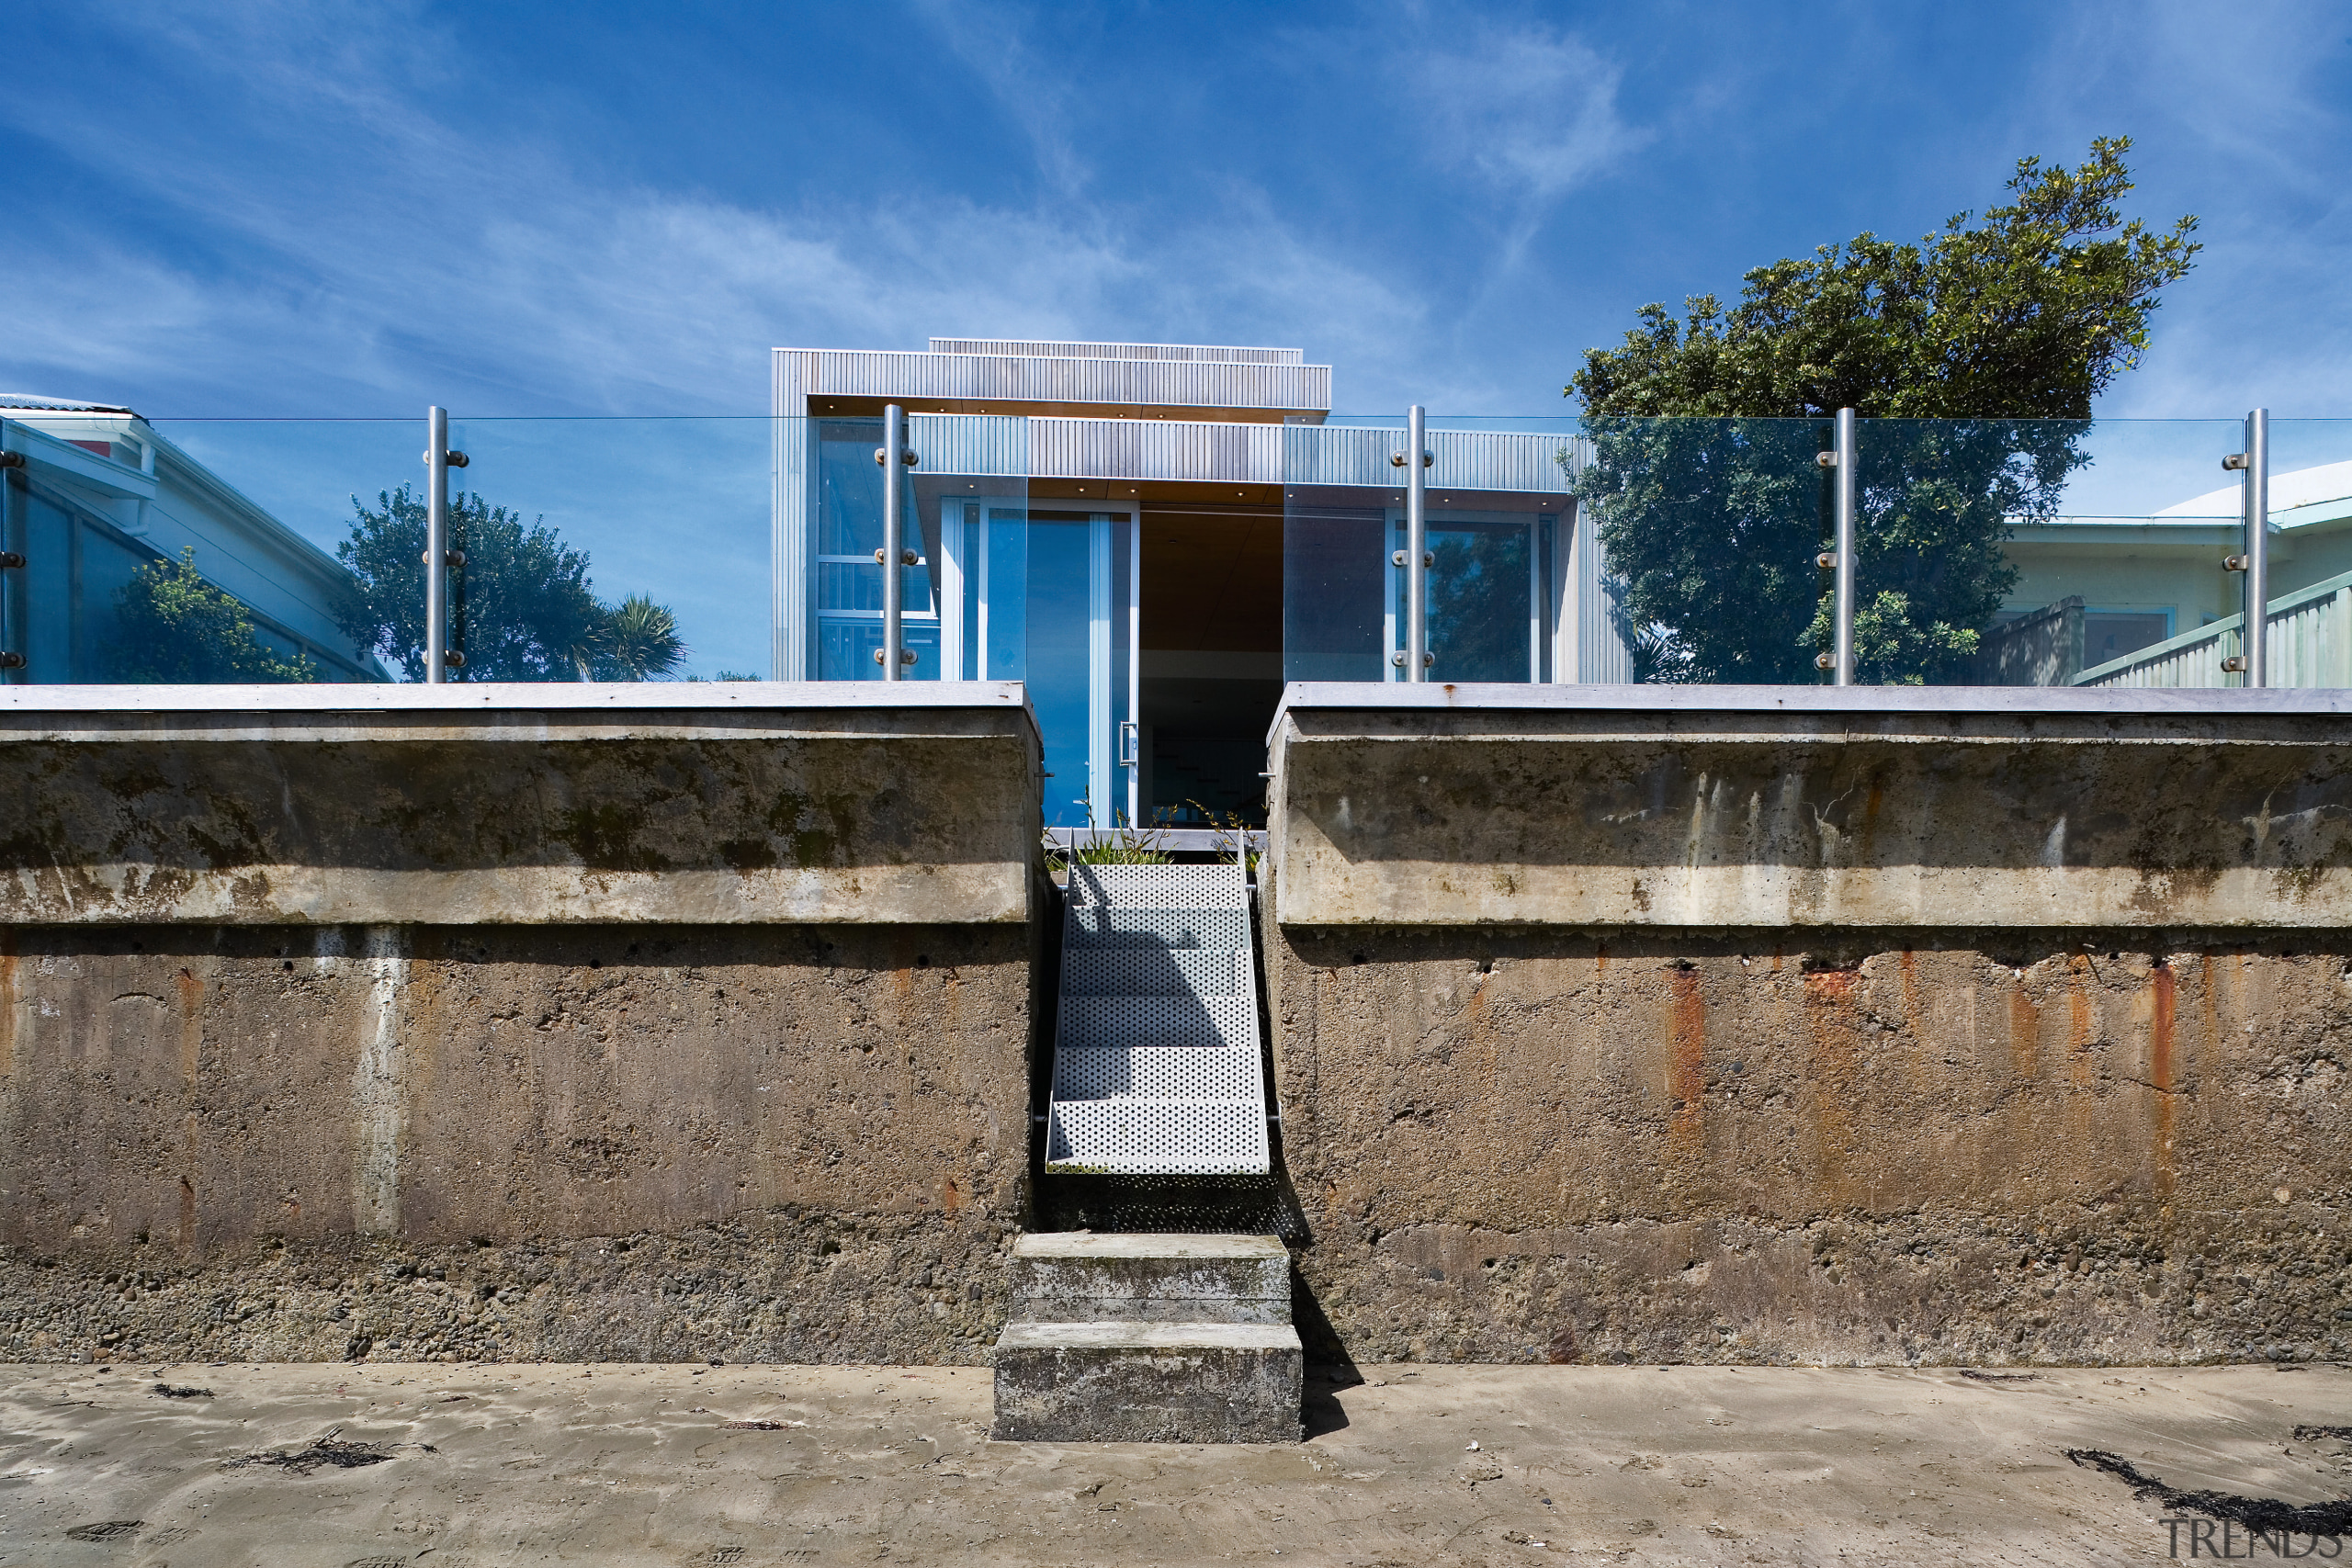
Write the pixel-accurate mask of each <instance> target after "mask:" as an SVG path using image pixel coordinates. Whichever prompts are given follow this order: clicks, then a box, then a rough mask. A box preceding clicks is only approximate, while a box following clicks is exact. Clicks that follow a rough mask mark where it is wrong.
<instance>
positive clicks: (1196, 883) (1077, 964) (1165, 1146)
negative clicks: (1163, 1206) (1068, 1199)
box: [1046, 865, 1270, 1176]
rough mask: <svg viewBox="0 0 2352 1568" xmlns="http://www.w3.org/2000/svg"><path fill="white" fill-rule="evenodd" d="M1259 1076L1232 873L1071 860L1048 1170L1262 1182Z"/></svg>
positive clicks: (1239, 889)
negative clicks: (1241, 1177) (1252, 1178)
mask: <svg viewBox="0 0 2352 1568" xmlns="http://www.w3.org/2000/svg"><path fill="white" fill-rule="evenodd" d="M1269 1166H1270V1162H1269V1159H1268V1152H1267V1143H1266V1080H1265V1074H1264V1071H1263V1068H1262V1066H1261V1058H1260V1055H1259V1049H1258V987H1257V977H1256V963H1255V959H1254V956H1253V953H1252V949H1251V942H1250V888H1249V884H1248V882H1247V880H1246V879H1245V874H1244V873H1243V871H1242V868H1241V867H1239V866H1238V865H1072V866H1071V867H1070V871H1069V897H1068V899H1067V900H1066V903H1065V907H1064V913H1063V919H1062V984H1061V1007H1060V1012H1059V1015H1058V1017H1057V1021H1056V1023H1055V1028H1054V1087H1053V1098H1052V1102H1051V1104H1050V1106H1049V1108H1048V1110H1047V1112H1046V1170H1047V1171H1048V1172H1051V1173H1056V1174H1080V1173H1086V1174H1103V1175H1115V1176H1236V1175H1251V1176H1258V1175H1263V1174H1265V1172H1266V1171H1267V1169H1268V1168H1269Z"/></svg>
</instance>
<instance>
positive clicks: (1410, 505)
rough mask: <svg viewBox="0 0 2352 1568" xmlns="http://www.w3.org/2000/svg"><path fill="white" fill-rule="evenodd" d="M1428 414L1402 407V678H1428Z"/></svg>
mask: <svg viewBox="0 0 2352 1568" xmlns="http://www.w3.org/2000/svg"><path fill="white" fill-rule="evenodd" d="M1428 423H1429V414H1428V412H1427V411H1426V410H1424V409H1423V408H1422V407H1421V405H1420V404H1419V403H1415V404H1414V405H1413V406H1412V407H1411V408H1409V409H1407V410H1406V411H1405V679H1406V680H1408V681H1427V680H1428V679H1429V678H1430V577H1429V540H1430V515H1429V478H1428V475H1429V431H1428Z"/></svg>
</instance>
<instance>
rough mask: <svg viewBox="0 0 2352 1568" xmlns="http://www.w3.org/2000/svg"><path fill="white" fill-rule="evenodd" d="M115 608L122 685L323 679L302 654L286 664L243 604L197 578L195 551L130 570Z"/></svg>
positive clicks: (117, 665)
mask: <svg viewBox="0 0 2352 1568" xmlns="http://www.w3.org/2000/svg"><path fill="white" fill-rule="evenodd" d="M115 608H116V612H117V615H118V617H119V618H118V621H117V638H118V640H117V641H116V643H115V645H114V649H113V654H114V658H113V665H114V674H115V678H116V679H117V680H120V681H132V682H141V683H146V682H161V683H187V684H192V685H193V684H201V685H214V684H220V683H222V682H240V681H257V682H302V681H315V680H317V679H318V678H319V671H318V666H317V665H315V664H313V663H311V660H309V659H307V658H305V657H304V656H303V655H301V654H300V653H297V654H295V655H294V656H293V657H291V658H288V657H286V656H284V655H282V654H280V653H279V652H278V651H277V649H273V648H271V647H269V646H268V645H267V644H266V643H264V642H263V641H262V640H261V637H260V635H259V633H258V632H257V631H256V629H255V628H254V623H253V618H252V616H251V615H250V614H249V613H248V612H247V611H246V608H245V606H244V604H243V603H242V602H241V601H239V600H238V599H237V598H236V596H235V595H233V594H232V593H229V592H225V591H224V590H222V589H220V588H216V587H214V586H213V585H212V584H211V583H209V582H207V581H205V580H204V579H203V578H202V577H201V576H199V575H198V572H197V570H196V548H195V547H194V546H190V547H187V549H185V550H182V551H181V552H180V558H179V559H177V560H175V561H171V560H152V561H149V562H148V563H147V564H145V565H144V566H142V567H141V568H140V569H139V570H136V571H134V572H132V573H131V575H130V581H129V582H127V583H125V584H124V585H123V586H122V587H121V588H120V589H119V590H118V591H117V592H116V594H115Z"/></svg>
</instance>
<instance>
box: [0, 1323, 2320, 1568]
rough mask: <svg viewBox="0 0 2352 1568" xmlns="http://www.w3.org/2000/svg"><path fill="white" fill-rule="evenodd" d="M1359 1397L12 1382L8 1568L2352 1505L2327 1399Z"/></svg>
mask: <svg viewBox="0 0 2352 1568" xmlns="http://www.w3.org/2000/svg"><path fill="white" fill-rule="evenodd" d="M1361 1376H1362V1379H1363V1381H1361V1382H1348V1381H1346V1380H1340V1381H1338V1382H1333V1381H1324V1382H1316V1383H1313V1384H1311V1385H1310V1389H1309V1402H1308V1420H1309V1427H1310V1431H1311V1434H1312V1435H1311V1436H1310V1437H1309V1438H1308V1440H1306V1442H1303V1443H1299V1444H1296V1445H1290V1446H1283V1447H1278V1448H1192V1447H1169V1448H1159V1447H1146V1446H1102V1447H1095V1446H1084V1445H1069V1446H1064V1445H1054V1444H1012V1443H991V1442H989V1441H988V1440H987V1424H988V1416H989V1379H988V1374H987V1373H986V1372H985V1371H975V1370H972V1369H967V1368H940V1367H922V1368H901V1367H862V1368H861V1367H778V1366H746V1367H720V1368H702V1369H697V1368H695V1367H691V1366H668V1365H664V1366H636V1365H618V1366H586V1367H583V1366H560V1365H546V1366H442V1365H383V1364H372V1363H371V1364H364V1365H338V1364H324V1365H322V1364H304V1365H276V1366H259V1367H256V1366H209V1367H208V1366H159V1365H156V1364H153V1363H134V1364H126V1365H121V1366H116V1367H113V1368H110V1369H108V1370H107V1371H103V1372H102V1371H99V1370H98V1369H96V1368H94V1367H88V1366H70V1367H69V1366H41V1367H33V1366H17V1367H6V1368H0V1563H5V1564H17V1563H73V1564H93V1565H96V1564H123V1565H126V1568H130V1565H134V1564H136V1565H146V1568H162V1565H164V1564H171V1565H174V1568H198V1565H205V1564H223V1565H235V1568H253V1565H255V1564H266V1565H269V1568H277V1565H281V1564H283V1565H287V1568H311V1565H317V1568H358V1565H363V1564H364V1565H366V1568H394V1565H395V1564H407V1563H416V1564H419V1565H420V1568H492V1565H494V1564H508V1563H540V1562H595V1563H620V1564H637V1563H645V1564H653V1563H661V1564H698V1565H729V1568H759V1565H761V1564H766V1563H833V1562H888V1563H893V1564H903V1563H933V1562H937V1563H1022V1564H1032V1563H1034V1564H1067V1565H1071V1568H1077V1565H1080V1564H1109V1563H1130V1562H1132V1563H1147V1562H1148V1563H1192V1562H1266V1563H1273V1562H1298V1563H1332V1564H1353V1565H1361V1568H1373V1565H1380V1564H1398V1565H1403V1564H1412V1565H1416V1568H1418V1565H1420V1564H1454V1563H1482V1564H1483V1563H1515V1562H1606V1561H1624V1562H1642V1563H1681V1562H1706V1563H1719V1562H1720V1563H1741V1562H1767V1563H1783V1562H1785V1563H1835V1562H1846V1563H1879V1562H1884V1563H1943V1562H1951V1563H1961V1562H1967V1563H1985V1562H2035V1563H2070V1562H2086V1563H2087V1562H2161V1561H2165V1560H2166V1559H2167V1552H2168V1548H2169V1547H2170V1546H2171V1545H2172V1544H2173V1543H2172V1540H2171V1532H2168V1531H2167V1529H2165V1526H2164V1525H2163V1524H2162V1522H2161V1519H2160V1514H2161V1512H2162V1510H2161V1508H2160V1507H2159V1506H2158V1505H2156V1504H2154V1503H2151V1502H2143V1501H2141V1500H2138V1499H2135V1498H2134V1496H2133V1495H2132V1491H2131V1487H2130V1486H2129V1485H2128V1484H2126V1483H2123V1482H2120V1481H2118V1480H2116V1479H2115V1478H2114V1477H2112V1476H2110V1475H2108V1474H2104V1473H2101V1472H2098V1471H2096V1470H2091V1469H2086V1468H2083V1467H2081V1466H2078V1465H2075V1464H2074V1463H2071V1462H2070V1461H2068V1460H2067V1458H2066V1457H2065V1452H2064V1450H2068V1449H2083V1448H2088V1449H2099V1450H2109V1451H2112V1452H2114V1453H2116V1454H2118V1455H2120V1456H2122V1457H2123V1458H2124V1459H2127V1460H2129V1461H2131V1462H2133V1463H2134V1464H2136V1465H2138V1466H2139V1467H2140V1468H2141V1469H2142V1470H2143V1471H2145V1472H2149V1473H2151V1474H2153V1475H2155V1476H2158V1477H2161V1478H2162V1479H2163V1480H2164V1481H2165V1482H2166V1483H2170V1484H2171V1485H2174V1486H2177V1487H2187V1488H2198V1487H2209V1488H2214V1489H2218V1490H2221V1491H2224V1492H2230V1493H2237V1494H2248V1495H2263V1496H2273V1497H2280V1498H2284V1499H2287V1500H2289V1501H2290V1502H2294V1503H2299V1504H2300V1503H2315V1502H2322V1501H2325V1500H2327V1499H2331V1498H2337V1497H2342V1496H2344V1495H2346V1493H2348V1492H2352V1444H2347V1443H2346V1442H2344V1441H2341V1440H2337V1439H2334V1438H2313V1439H2311V1440H2297V1438H2295V1437H2294V1435H2293V1434H2294V1428H2295V1427H2298V1426H2326V1425H2345V1424H2352V1376H2348V1375H2347V1374H2346V1372H2345V1371H2343V1370H2342V1369H2339V1368H2335V1367H2323V1366H2314V1367H2306V1368H2301V1369H2296V1370H2290V1371H2276V1370H2273V1369H2271V1368H2268V1367H2233V1368H2197V1369H2185V1370H2184V1369H2162V1370H2149V1371H2129V1370H2127V1371H2114V1370H2112V1369H2084V1370H2065V1371H2043V1372H2041V1373H2039V1374H2037V1375H2036V1376H2035V1377H2033V1378H2032V1379H2031V1380H2030V1381H2018V1382H1982V1381H1976V1380H1973V1379H1970V1378H1968V1377H1965V1376H1963V1375H1962V1374H1960V1373H1958V1372H1955V1371H1951V1370H1947V1369H1939V1370H1933V1371H1892V1370H1854V1369H1838V1370H1824V1371H1811V1370H1787V1369H1781V1370H1755V1369H1748V1370H1739V1371H1735V1370H1732V1369H1729V1368H1723V1367H1675V1368H1671V1369H1659V1368H1654V1367H1627V1368H1619V1367H1609V1368H1600V1367H1491V1366H1487V1367H1462V1366H1448V1367H1368V1368H1364V1369H1362V1371H1361ZM158 1383H164V1384H167V1385H171V1386H172V1387H174V1388H175V1389H178V1390H181V1391H199V1392H194V1393H185V1396H183V1397H174V1396H172V1395H169V1394H164V1393H157V1392H156V1385H157V1384H158ZM744 1424H749V1425H744ZM1473 1443H1475V1444H1476V1445H1477V1446H1476V1448H1475V1449H1473V1448H1471V1446H1470V1445H1472V1444H1473ZM273 1454H275V1455H280V1456H285V1455H295V1456H303V1455H307V1456H308V1459H307V1461H303V1462H298V1463H293V1464H289V1463H287V1462H283V1461H281V1460H273V1459H270V1458H267V1457H264V1458H262V1459H260V1460H258V1461H252V1462H244V1463H239V1462H237V1461H241V1460H249V1459H250V1458H251V1456H255V1455H261V1456H269V1455H273ZM379 1455H381V1456H383V1457H380V1458H379V1457H378V1456H379ZM351 1461H368V1462H351ZM2214 1539H2215V1540H2219V1539H2220V1538H2219V1536H2218V1535H2216V1537H2215V1538H2214ZM2236 1540H2237V1554H2238V1555H2239V1556H2241V1558H2242V1557H2243V1555H2244V1553H2245V1538H2244V1535H2243V1532H2242V1531H2241V1532H2240V1533H2239V1535H2238V1536H2237V1538H2236ZM1539 1543H1540V1544H1539ZM2295 1544H2296V1547H2297V1549H2298V1550H2301V1549H2302V1548H2303V1547H2305V1546H2308V1545H2310V1544H2311V1543H2309V1542H2306V1541H2297V1542H2296V1543H2295ZM2319 1545H2320V1550H2319V1551H2316V1552H2315V1554H2314V1560H2317V1561H2325V1560H2327V1559H2328V1557H2329V1556H2330V1555H2331V1553H2330V1551H2329V1550H2328V1549H2330V1548H2333V1547H2335V1542H2333V1541H2327V1542H2322V1543H2319ZM2189 1547H2190V1542H2189V1539H2188V1533H2187V1531H2186V1530H2185V1529H2184V1530H2183V1531H2182V1532H2180V1533H2179V1535H2178V1537H2177V1551H2178V1556H2179V1558H2180V1560H2187V1559H2188V1552H2189ZM2343 1554H2344V1555H2346V1556H2352V1544H2346V1546H2345V1547H2344V1548H2343ZM2210 1555H2211V1552H2210V1551H2208V1552H2205V1553H2201V1554H2200V1558H2201V1557H2203V1556H2210ZM2263 1560H2265V1561H2267V1560H2269V1559H2268V1558H2267V1557H2266V1558H2265V1559H2263Z"/></svg>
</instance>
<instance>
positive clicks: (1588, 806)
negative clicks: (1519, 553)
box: [1269, 685, 2352, 930]
mask: <svg viewBox="0 0 2352 1568" xmlns="http://www.w3.org/2000/svg"><path fill="white" fill-rule="evenodd" d="M1384 690H1385V691H1394V690H1401V688H1378V687H1370V688H1368V687H1353V688H1351V687H1345V686H1312V685H1302V686H1294V687H1293V688H1292V689H1291V696H1290V697H1289V698H1287V699H1286V706H1285V708H1284V710H1283V716H1282V717H1281V718H1280V719H1279V720H1278V721H1277V734H1278V737H1279V739H1278V741H1277V744H1276V745H1275V746H1274V748H1273V755H1274V760H1273V768H1274V771H1275V773H1276V779H1275V783H1274V786H1273V792H1272V795H1271V796H1270V798H1272V799H1273V800H1275V802H1276V806H1275V809H1274V811H1273V812H1272V816H1271V817H1270V818H1269V826H1270V829H1271V837H1272V842H1273V848H1274V854H1275V858H1276V859H1277V860H1278V861H1279V862H1280V863H1281V864H1282V867H1283V894H1282V897H1283V905H1282V908H1281V911H1280V912H1281V918H1282V919H1283V921H1284V922H1285V923H1287V924H1292V925H1341V924H1360V923H1365V922H1387V923H1391V924H1397V925H1431V926H1434V925H1458V924H1471V925H1477V924H1504V925H1508V924H1511V923H1514V922H1520V921H1527V920H1537V921H1543V922H1548V923H1554V924H1590V925H1598V926H1608V925H1618V924H1629V925H1680V926H1692V927H1706V926H1717V925H1724V926H1742V927H1753V928H1758V929H1767V930H1777V929H1781V928H1786V927H1849V928H1851V927H1864V926H1868V927H1881V928H1905V927H1916V926H1923V925H1929V926H1932V925H1939V924H1948V923H1950V922H1951V921H1952V920H1953V919H1956V918H1959V917H1961V916H1962V914H1963V913H1964V915H1965V918H1966V919H1969V920H1971V921H1973V922H1978V923H1985V924H1998V925H2017V926H2054V927H2065V926H2077V927H2083V928H2086V929H2090V930H2102V929H2106V928H2109V927H2115V926H2135V927H2142V928H2154V929H2164V928H2168V927H2177V926H2188V925H2196V926H2205V927H2244V928H2247V929H2253V930H2272V929H2279V928H2288V927H2301V928H2305V929H2312V930H2330V929H2335V928H2337V927H2340V926H2343V925H2345V924H2346V923H2347V916H2352V716H2347V715H2346V714H2340V713H2337V712H2335V704H2336V702H2337V701H2338V699H2339V698H2352V693H2342V694H2336V693H2327V692H2249V693H2240V692H2207V693H2198V692H2187V691H2183V692H2156V691H2146V692H2098V693H2090V692H2082V693H2077V692H2072V691H2041V690H2038V689H2034V688H2014V689H2011V688H1985V689H1981V690H1982V691H1983V692H1984V694H1985V701H1984V702H1983V703H1982V705H1978V706H1973V707H1969V706H1954V705H1952V694H1951V693H1948V692H1937V691H1919V690H1917V689H1911V690H1905V689H1902V688H1895V689H1892V690H1890V689H1887V688H1869V689H1865V688H1849V689H1847V690H1846V691H1843V692H1834V691H1831V690H1828V689H1826V688H1820V687H1792V688H1779V687H1753V688H1739V687H1713V688H1710V687H1684V688H1642V687H1556V686H1555V687H1549V688H1543V687H1520V688H1501V687H1445V686H1427V687H1422V688H1419V691H1420V693H1422V694H1423V695H1419V696H1416V697H1410V698H1397V699H1385V701H1386V702H1387V703H1388V704H1389V705H1387V706H1385V707H1371V706H1365V705H1363V702H1362V700H1361V699H1355V698H1351V697H1350V695H1349V694H1350V693H1351V692H1354V693H1363V692H1366V691H1371V692H1374V693H1377V692H1380V691H1384ZM1505 691H1517V692H1521V693H1526V694H1528V695H1526V696H1522V697H1517V698H1513V699H1510V700H1511V702H1512V703H1513V705H1511V706H1502V705H1482V704H1483V703H1485V700H1486V699H1484V698H1483V697H1481V696H1480V695H1479V694H1492V693H1499V692H1505ZM1645 693H1646V694H1645ZM1743 694H1745V695H1743ZM1996 697H2001V698H2007V699H2009V700H2007V701H2002V702H1995V701H1992V700H1990V699H1992V698H1996ZM2217 699H2218V700H2217ZM1499 700H1500V699H1498V702H1499ZM1538 703H1540V704H1541V705H1535V704H1538ZM1407 704H1410V705H1407Z"/></svg>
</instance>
